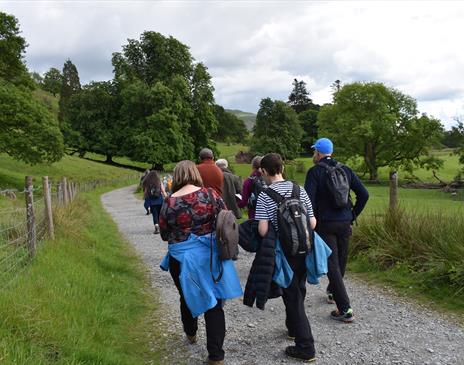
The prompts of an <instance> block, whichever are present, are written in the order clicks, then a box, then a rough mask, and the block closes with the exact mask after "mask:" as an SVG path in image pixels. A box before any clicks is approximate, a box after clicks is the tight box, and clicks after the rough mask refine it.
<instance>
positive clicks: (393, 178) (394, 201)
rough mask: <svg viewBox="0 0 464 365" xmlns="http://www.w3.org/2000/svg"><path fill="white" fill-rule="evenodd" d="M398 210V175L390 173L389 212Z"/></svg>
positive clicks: (393, 172) (394, 172)
mask: <svg viewBox="0 0 464 365" xmlns="http://www.w3.org/2000/svg"><path fill="white" fill-rule="evenodd" d="M397 208H398V173H397V172H396V171H390V212H393V211H395V210H396V209H397Z"/></svg>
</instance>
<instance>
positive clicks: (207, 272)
mask: <svg viewBox="0 0 464 365" xmlns="http://www.w3.org/2000/svg"><path fill="white" fill-rule="evenodd" d="M313 148H314V155H313V161H314V164H315V165H314V166H313V167H311V168H310V169H309V170H308V172H307V175H306V181H305V184H304V187H301V186H299V185H297V184H295V183H293V182H291V181H288V180H285V178H284V163H283V161H282V158H281V156H280V155H279V154H277V153H269V154H266V155H264V156H262V157H261V156H256V157H255V158H254V159H253V160H252V162H251V167H252V172H251V174H250V176H249V177H248V178H247V179H245V181H244V182H243V185H242V184H241V182H240V179H239V178H238V177H237V176H235V175H234V174H233V173H232V172H231V171H230V170H229V169H228V163H227V160H222V159H221V160H218V161H216V162H214V156H213V152H212V151H211V150H210V149H207V148H205V149H203V150H202V151H201V152H200V155H199V159H200V163H199V164H198V165H195V164H194V163H193V162H191V161H181V162H179V163H178V164H177V165H176V167H175V168H174V172H173V176H172V189H171V191H170V192H169V194H167V193H166V190H167V189H165V187H164V186H163V184H161V183H160V179H159V176H158V175H157V174H156V172H153V174H152V172H150V173H149V174H147V176H146V177H145V179H144V180H143V182H142V186H143V187H144V192H145V196H146V197H147V196H148V195H149V194H152V191H153V192H155V193H156V194H154V195H155V196H158V195H159V196H160V198H159V199H158V198H157V199H155V201H154V202H152V201H150V203H149V205H150V208H149V209H150V210H151V211H152V213H153V212H154V211H155V212H156V214H155V213H153V220H154V222H155V215H156V223H155V233H158V232H159V233H160V234H161V238H162V239H163V240H165V241H167V242H168V254H167V255H166V257H165V259H164V260H163V263H162V264H161V267H162V268H163V269H164V270H169V272H170V274H171V276H172V278H173V281H174V283H175V285H176V287H177V289H178V291H179V295H180V312H181V320H182V324H183V329H184V332H185V334H186V336H187V339H188V341H189V342H190V343H191V344H194V343H196V342H197V329H198V325H197V318H198V316H199V315H201V314H204V317H205V324H206V337H207V338H206V345H207V350H208V359H207V362H208V364H211V365H220V364H223V363H224V350H223V343H224V338H225V331H226V326H225V317H224V310H223V308H224V303H225V300H227V299H232V298H236V297H240V296H242V295H243V301H244V304H246V305H249V306H253V304H254V302H255V301H256V306H257V307H258V308H260V309H264V304H265V302H266V300H267V299H270V298H275V297H278V296H281V297H282V299H283V302H284V305H285V314H286V321H285V325H286V327H287V328H286V330H287V335H288V338H289V339H292V340H293V341H294V345H293V346H288V347H286V349H285V353H286V355H287V356H289V357H292V358H296V359H300V360H303V361H307V362H311V361H315V359H316V357H315V355H316V350H315V346H314V338H313V335H312V332H311V326H310V323H309V320H308V317H307V315H306V311H305V305H304V300H305V296H306V281H308V282H310V283H317V282H318V281H317V278H318V277H320V276H322V275H321V274H324V273H327V276H328V279H329V285H328V287H327V302H328V303H331V304H332V303H333V304H335V305H336V309H335V310H334V311H332V312H331V313H330V317H331V318H332V319H334V320H337V321H342V322H346V323H350V322H352V321H353V320H354V313H353V309H352V308H351V304H350V300H349V296H348V293H347V290H346V288H345V285H344V281H343V277H344V274H345V269H346V263H347V259H348V243H349V237H350V235H351V226H352V224H353V222H354V221H355V220H356V217H358V216H359V214H360V213H361V211H362V210H363V208H364V206H365V204H366V202H367V200H368V192H367V190H366V189H365V187H364V186H363V184H362V183H361V181H360V179H359V178H358V177H357V176H356V174H355V173H354V172H353V171H352V170H351V169H350V168H349V167H347V166H345V165H342V164H340V163H339V162H338V161H336V160H335V159H334V158H332V153H333V144H332V142H331V141H330V140H329V139H327V138H321V139H319V140H317V141H316V143H315V144H314V145H313ZM150 176H155V177H150ZM148 178H150V179H152V180H147V179H148ZM152 185H154V186H155V188H153V186H152ZM157 189H158V190H159V192H158V191H157ZM350 190H351V191H353V192H354V193H355V196H356V201H355V203H354V204H353V203H352V202H351V199H350ZM240 194H241V195H240ZM245 207H247V208H248V218H249V219H248V220H247V221H245V222H244V223H242V224H241V225H240V246H242V248H244V249H246V250H248V251H251V252H256V258H255V260H254V261H253V265H252V267H251V268H250V275H249V277H248V281H247V284H246V287H245V293H243V291H242V288H241V285H240V281H239V278H238V275H237V272H236V270H235V266H234V261H233V260H221V258H220V253H219V249H218V245H219V242H220V241H221V240H222V238H221V239H220V238H219V237H216V235H215V229H217V227H216V223H217V217H218V212H220V211H221V210H224V209H229V210H232V211H233V212H234V214H235V216H236V217H238V218H239V217H240V216H241V210H240V209H241V208H245ZM221 243H223V242H222V241H221ZM234 259H235V257H234Z"/></svg>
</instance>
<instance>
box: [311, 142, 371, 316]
mask: <svg viewBox="0 0 464 365" xmlns="http://www.w3.org/2000/svg"><path fill="white" fill-rule="evenodd" d="M312 148H314V155H313V161H314V164H315V166H313V167H311V168H310V169H309V170H308V173H307V175H306V181H305V190H306V192H307V193H308V195H309V197H310V199H311V203H312V205H313V210H314V215H315V217H316V220H317V226H316V232H317V233H318V234H319V235H320V236H321V237H322V239H323V240H324V241H325V242H326V243H327V245H328V246H329V247H330V249H331V250H332V255H331V256H330V257H329V262H328V264H329V272H328V273H327V276H328V278H329V286H328V287H327V302H328V303H330V304H333V303H335V304H336V305H337V310H335V311H332V312H331V314H330V316H331V318H332V319H334V320H337V321H342V322H346V323H350V322H352V321H353V320H354V316H353V309H352V308H351V304H350V299H349V297H348V294H347V292H346V288H345V284H344V282H343V277H344V275H345V268H346V263H347V260H348V244H349V238H350V236H351V225H352V223H353V221H354V220H355V219H356V217H358V216H359V214H360V213H361V211H362V210H363V209H364V206H365V205H366V203H367V200H368V199H369V193H368V192H367V190H366V188H365V187H364V185H363V184H362V182H361V180H360V179H359V178H358V176H356V174H355V173H354V172H353V170H351V169H350V168H349V167H348V166H345V165H342V164H341V163H339V162H338V161H336V160H335V159H334V158H332V153H333V143H332V141H331V140H330V139H328V138H320V139H318V140H317V141H316V143H315V144H314V145H313V146H312ZM350 190H352V191H354V193H355V195H356V203H355V204H354V205H353V204H352V202H351V199H350Z"/></svg>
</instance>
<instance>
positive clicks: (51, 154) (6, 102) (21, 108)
mask: <svg viewBox="0 0 464 365" xmlns="http://www.w3.org/2000/svg"><path fill="white" fill-rule="evenodd" d="M0 111H1V113H0V152H6V153H7V154H9V155H10V156H12V157H14V158H16V159H19V160H22V161H24V162H28V163H31V164H36V163H39V162H55V161H58V160H60V159H61V157H62V156H63V137H62V135H61V133H60V130H59V128H58V123H57V121H56V119H55V118H54V116H53V115H52V114H51V112H50V111H49V110H48V108H47V107H46V106H45V105H44V104H42V103H41V102H40V101H39V100H37V99H36V98H34V97H33V96H32V94H31V92H30V90H28V89H25V88H21V87H16V86H14V85H12V84H11V83H8V82H5V81H2V80H0Z"/></svg>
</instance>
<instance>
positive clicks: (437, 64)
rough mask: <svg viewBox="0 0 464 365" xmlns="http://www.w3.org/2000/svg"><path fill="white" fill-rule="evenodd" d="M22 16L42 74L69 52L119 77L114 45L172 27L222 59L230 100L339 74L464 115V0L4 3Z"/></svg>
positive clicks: (322, 92)
mask: <svg viewBox="0 0 464 365" xmlns="http://www.w3.org/2000/svg"><path fill="white" fill-rule="evenodd" d="M0 8H2V9H3V10H4V11H6V12H9V13H13V14H14V15H15V16H17V17H18V18H19V20H20V24H21V29H22V30H23V33H24V36H25V37H26V39H27V41H28V43H29V45H30V46H29V48H28V49H27V54H26V60H27V62H28V65H29V67H30V68H31V69H34V70H37V71H39V72H43V71H46V70H47V69H48V68H49V67H52V66H53V67H61V65H62V64H63V62H64V60H65V59H66V58H68V57H69V58H71V59H72V60H73V61H74V62H75V63H76V65H77V67H78V69H79V72H80V75H81V78H82V79H83V80H84V81H85V82H87V81H90V80H93V79H109V78H111V77H112V74H111V72H112V66H111V62H110V59H111V54H112V52H115V51H119V50H120V49H121V46H122V45H123V44H125V43H126V39H127V38H138V37H139V35H140V34H141V33H142V32H143V31H144V30H154V31H159V32H161V33H163V34H166V35H172V36H174V37H176V38H178V39H179V40H180V41H182V42H184V43H186V44H188V45H189V46H190V47H191V50H192V53H193V55H194V57H195V58H196V59H197V60H200V61H203V62H205V64H206V65H207V66H209V67H210V71H211V74H212V75H213V83H214V86H215V89H216V92H215V95H216V99H217V101H218V103H220V104H223V105H224V106H226V107H230V108H237V109H243V110H247V111H256V110H257V108H258V105H259V101H260V99H261V98H263V97H266V96H270V97H272V98H280V99H285V98H286V97H287V96H288V94H289V93H290V89H291V83H292V80H293V79H294V78H295V77H297V78H299V79H303V80H305V81H306V82H307V83H308V87H309V89H310V90H311V92H312V96H313V98H314V100H315V101H316V102H319V103H324V102H328V101H330V100H331V95H330V93H331V90H330V87H329V85H330V84H331V83H332V82H333V81H334V80H335V79H340V80H342V81H343V82H345V83H346V82H350V81H381V82H385V83H386V84H388V85H389V86H393V87H396V88H398V89H399V90H401V91H403V92H405V93H407V94H409V95H411V96H412V97H414V98H416V99H418V103H419V107H420V110H421V111H424V112H428V113H429V114H432V115H435V116H436V117H439V118H441V119H442V120H443V121H444V122H445V123H446V124H447V125H450V124H451V123H453V121H452V117H453V116H454V115H456V114H464V72H462V70H463V69H464V49H463V48H462V47H461V46H460V45H461V28H462V26H461V23H462V20H463V19H464V3H461V2H452V1H450V2H446V1H440V2H418V1H414V2H301V1H281V2H278V1H273V2H265V1H229V2H226V1H222V2H216V1H211V2H195V1H190V2H187V1H165V2H145V1H139V2H137V1H115V2H110V1H103V2H88V1H83V2H32V1H31V2H13V1H10V2H6V1H3V2H0Z"/></svg>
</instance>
